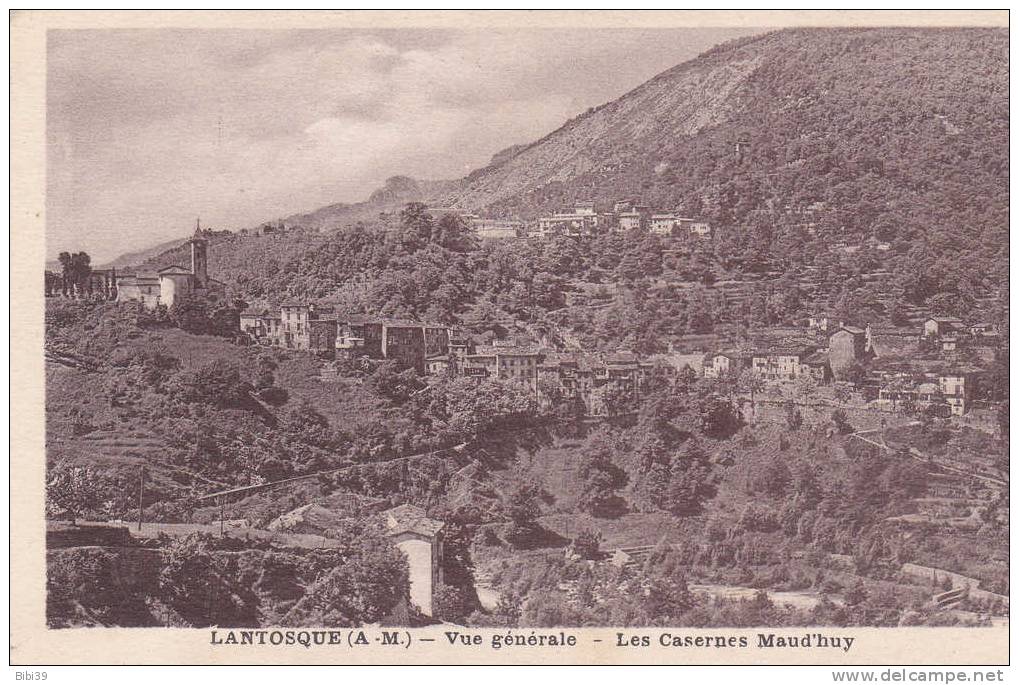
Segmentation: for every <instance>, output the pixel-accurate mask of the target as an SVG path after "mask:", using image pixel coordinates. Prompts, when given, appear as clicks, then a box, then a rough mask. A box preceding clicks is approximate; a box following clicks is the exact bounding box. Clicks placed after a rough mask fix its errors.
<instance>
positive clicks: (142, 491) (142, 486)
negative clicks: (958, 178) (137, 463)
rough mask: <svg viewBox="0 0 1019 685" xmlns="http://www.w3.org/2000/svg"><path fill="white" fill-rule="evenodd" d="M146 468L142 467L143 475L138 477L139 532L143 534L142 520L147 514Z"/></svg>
mask: <svg viewBox="0 0 1019 685" xmlns="http://www.w3.org/2000/svg"><path fill="white" fill-rule="evenodd" d="M144 497H145V467H144V466H142V472H141V475H140V476H139V477H138V532H139V533H140V532H142V518H143V516H144V512H145V506H144Z"/></svg>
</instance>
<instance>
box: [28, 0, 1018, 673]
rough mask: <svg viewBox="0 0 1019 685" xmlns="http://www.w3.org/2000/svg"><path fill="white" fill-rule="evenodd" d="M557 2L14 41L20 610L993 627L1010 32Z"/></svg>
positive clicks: (269, 622)
mask: <svg viewBox="0 0 1019 685" xmlns="http://www.w3.org/2000/svg"><path fill="white" fill-rule="evenodd" d="M86 14H87V13H86ZM185 14H186V13H185ZM354 14H355V15H356V14H357V13H354ZM411 14H413V13H411ZM439 14H446V15H450V16H456V13H449V12H447V13H439ZM479 14H480V15H482V20H486V19H487V20H488V21H489V22H490V23H491V22H495V20H496V19H497V18H498V17H497V16H493V15H492V14H487V16H486V13H484V12H481V13H479ZM524 14H525V15H526V13H524ZM538 14H539V15H540V13H538ZM566 14H567V19H570V18H574V19H575V20H576V22H575V23H576V25H575V26H570V25H568V24H565V23H559V24H555V25H536V26H527V25H525V24H518V23H514V22H512V21H507V22H506V23H505V24H504V25H487V26H484V27H481V26H473V25H471V24H470V22H469V21H466V20H465V21H464V23H463V25H462V26H459V27H458V26H457V24H456V23H455V22H441V24H439V25H434V26H430V25H428V24H427V22H423V23H422V24H421V25H403V24H401V23H400V22H398V21H393V22H392V23H391V24H388V23H387V22H386V21H379V20H376V21H375V22H374V23H373V24H372V25H366V24H365V22H358V21H351V22H349V23H348V24H347V25H344V24H343V23H342V22H340V23H337V22H323V23H322V25H321V26H317V27H316V26H315V24H314V21H312V22H311V23H307V22H306V23H305V24H304V25H300V26H298V25H294V26H293V27H291V26H289V25H287V24H286V23H285V22H284V24H282V25H280V26H272V24H271V23H270V22H268V21H267V22H265V23H264V24H263V26H261V27H255V28H253V27H251V26H244V27H231V28H223V27H219V26H216V25H214V24H212V23H210V24H209V26H208V27H201V26H194V25H188V26H184V27H174V26H173V24H172V22H170V23H168V25H167V26H145V27H141V28H129V27H128V28H125V27H121V26H111V27H105V26H103V25H102V24H100V23H97V24H96V25H95V26H92V27H79V26H68V27H60V26H57V27H50V28H47V30H46V31H45V48H44V50H45V53H44V58H45V59H44V67H43V63H39V64H37V65H36V66H37V68H39V69H41V70H42V71H43V72H44V81H45V86H44V89H45V90H44V102H42V103H40V104H39V107H40V108H41V109H40V112H39V114H40V119H39V120H40V122H42V121H43V119H44V122H45V123H44V128H43V129H42V130H43V131H44V153H43V154H42V157H41V158H42V159H43V160H44V164H45V175H44V178H45V181H44V187H43V188H42V191H43V192H44V198H45V199H44V202H45V204H44V209H45V213H44V215H43V217H44V218H40V219H39V220H40V221H41V222H42V223H41V224H40V226H41V230H42V231H43V232H42V233H40V235H39V236H38V238H39V240H40V248H39V249H40V250H42V254H43V255H44V259H45V264H44V265H43V264H42V263H41V262H40V264H39V267H38V270H39V271H42V273H39V272H38V271H37V272H35V273H32V274H30V278H29V281H30V282H31V283H34V285H31V288H33V289H34V290H35V291H36V292H37V293H38V294H39V297H38V300H36V301H37V302H39V306H41V307H43V308H44V314H40V315H39V316H40V319H41V321H42V324H43V326H44V330H43V333H42V337H41V340H40V344H41V345H42V346H43V349H42V350H37V351H36V352H33V353H32V354H34V355H36V356H38V355H39V354H40V353H41V354H42V355H43V358H44V381H40V382H41V383H43V382H44V388H41V389H40V392H44V398H45V399H44V405H43V409H42V411H44V429H45V435H44V446H42V447H41V448H40V452H39V454H38V457H37V461H38V464H39V469H40V473H42V471H41V469H42V464H43V463H44V464H45V471H44V474H43V475H41V476H39V477H40V478H43V479H44V484H43V483H39V484H38V486H37V487H38V489H39V491H40V492H43V491H44V509H45V514H44V515H45V542H44V545H45V548H44V556H45V562H44V569H41V570H42V571H44V573H45V578H42V577H40V578H38V582H39V583H40V584H41V585H44V587H45V609H44V614H45V617H44V619H42V618H40V621H41V622H43V624H44V626H45V629H46V631H47V632H49V633H53V634H54V635H64V634H66V635H79V634H81V635H88V634H92V633H96V632H98V633H99V634H102V630H103V629H109V628H149V629H156V632H155V633H154V634H156V635H159V634H169V633H172V632H174V631H175V630H179V629H201V633H200V638H199V639H198V643H199V644H201V645H203V646H205V648H207V649H215V648H218V646H219V645H255V646H257V645H263V646H266V645H270V644H272V645H275V644H277V640H279V641H280V643H281V644H291V645H292V644H294V641H296V642H297V643H298V645H300V644H303V642H302V641H304V640H308V641H309V642H312V643H313V644H312V645H310V646H309V645H305V648H308V649H311V648H315V647H314V645H327V644H331V643H330V642H329V640H332V639H339V638H335V636H336V635H339V634H340V633H335V632H332V631H343V632H342V635H343V637H342V640H343V642H344V644H346V643H347V642H348V641H350V642H353V643H356V642H357V641H358V637H357V635H358V632H357V631H361V630H375V631H376V633H370V632H369V633H367V635H368V638H367V639H368V640H370V641H372V642H374V641H375V638H374V637H372V635H373V634H378V635H381V636H383V637H382V638H380V639H382V640H390V639H397V638H393V637H392V636H393V635H397V636H399V635H403V634H404V631H407V630H410V631H412V632H410V633H406V634H407V635H408V637H407V638H406V639H407V640H409V641H411V642H413V641H414V640H417V639H418V638H417V637H416V636H417V633H414V632H413V631H416V630H419V629H420V630H424V631H429V630H431V631H434V633H431V632H429V633H427V634H428V635H432V636H433V637H435V638H436V641H437V642H439V643H446V642H448V643H449V644H448V645H446V646H447V647H449V648H452V646H455V644H456V643H457V641H458V640H461V639H462V640H463V644H464V645H467V644H469V642H470V640H472V639H473V637H472V635H473V634H474V631H482V630H483V631H487V632H485V633H484V634H485V635H486V637H485V647H486V649H487V648H488V647H491V648H494V649H495V650H499V649H500V646H501V645H504V648H505V649H518V650H522V649H523V648H524V647H525V646H526V647H530V648H532V655H531V657H530V658H532V659H537V660H540V659H541V656H540V654H541V652H540V650H541V649H545V648H556V649H560V648H562V649H568V648H569V647H571V646H572V644H571V643H570V640H571V639H572V640H574V643H576V640H578V639H581V640H582V641H583V636H584V635H585V633H583V632H577V630H575V629H589V628H598V629H609V630H606V631H604V633H603V634H604V640H605V643H604V645H587V647H585V649H590V648H593V647H603V648H604V649H605V650H606V651H608V650H612V651H611V653H609V654H607V655H606V657H605V658H604V659H603V660H607V661H608V662H611V661H615V660H621V659H625V658H626V655H627V652H626V650H625V649H624V648H630V649H633V648H638V649H639V648H641V647H650V648H656V649H665V648H677V647H678V648H681V649H679V650H676V649H671V651H670V652H668V653H667V654H666V655H665V656H664V657H663V658H665V659H670V658H671V659H682V658H684V657H683V656H682V651H683V650H682V648H693V647H697V648H707V649H708V651H706V652H704V653H706V654H708V655H709V658H714V659H725V656H724V655H723V650H725V649H734V650H737V651H738V650H741V649H742V650H743V651H747V650H749V651H754V652H757V653H762V654H763V655H764V656H763V657H762V658H768V656H769V655H770V654H774V653H775V652H776V651H781V650H785V651H784V652H783V653H786V654H790V656H788V657H784V658H790V659H795V658H797V656H798V655H799V654H801V653H802V652H803V651H804V650H807V649H809V650H812V652H816V653H817V654H818V656H816V657H811V658H816V659H821V660H823V661H822V663H829V662H835V661H838V660H839V659H840V658H843V657H846V658H848V657H847V655H848V656H852V654H853V647H854V646H855V647H856V648H857V649H860V645H861V642H860V639H859V638H856V637H853V636H854V635H856V633H854V632H853V631H854V630H857V629H872V628H882V629H889V630H888V631H887V633H888V634H889V635H891V634H894V632H895V631H896V630H899V629H904V628H956V629H962V628H964V629H966V630H969V631H973V635H974V639H977V640H979V639H981V638H980V636H981V635H983V634H988V635H990V634H994V635H998V636H1001V635H1004V634H1007V628H1008V625H1009V595H1010V587H1009V201H1010V198H1009V80H1008V79H1009V31H1008V14H1007V12H1005V13H1004V20H1003V21H1002V22H1000V23H999V24H997V25H996V26H992V25H987V22H982V23H980V24H979V25H977V24H974V25H969V24H967V22H966V21H965V20H964V19H965V15H963V16H962V17H961V21H960V22H959V24H960V25H958V26H944V25H938V26H922V25H917V26H913V25H899V24H898V23H896V25H889V26H881V25H858V26H853V25H840V26H820V25H819V26H802V25H798V24H797V23H793V22H791V23H790V25H789V26H782V25H779V26H776V25H774V24H773V23H772V22H769V21H765V19H766V18H767V16H768V15H767V13H754V12H749V13H743V14H744V15H745V18H744V20H743V21H742V22H740V23H735V22H728V23H727V22H721V21H720V22H719V23H718V24H712V22H711V16H710V15H711V13H710V12H706V13H701V14H702V15H703V14H707V15H709V16H707V19H706V21H704V22H702V24H703V25H675V26H672V25H667V24H666V25H663V26H661V27H655V26H654V25H653V23H645V22H640V21H635V22H634V23H632V24H629V23H625V22H621V23H619V24H618V25H612V23H611V22H608V23H604V24H600V23H597V22H594V23H591V24H587V23H585V22H584V21H583V20H584V19H585V17H594V16H595V15H597V13H587V12H574V13H569V12H567V13H566ZM636 14H638V15H639V14H640V13H636ZM755 14H756V18H757V19H759V20H760V21H759V22H757V23H755V21H754V19H755ZM791 14H795V13H791ZM879 14H880V13H879ZM285 15H286V13H284V18H285ZM997 16H999V18H1000V13H999V15H997ZM525 18H526V17H525ZM637 19H639V17H637ZM949 19H951V17H949ZM496 23H498V22H496ZM12 78H13V77H12ZM43 115H44V116H43ZM12 116H13V111H12ZM40 126H43V124H41V123H40ZM12 231H13V232H15V233H16V232H17V231H18V227H17V225H16V224H15V225H13V226H12ZM15 404H16V397H12V406H14V405H15ZM16 411H17V408H16V407H15V412H16ZM32 477H33V478H35V476H34V475H33V476H32ZM42 508H43V507H42V504H40V511H39V512H38V513H33V514H32V515H33V516H36V517H39V516H42V513H41V510H42ZM39 526H40V530H41V526H42V522H41V521H40V522H39ZM41 554H42V553H41ZM40 558H41V557H40ZM40 611H42V609H41V608H40ZM664 629H668V631H665V630H664ZM569 630H573V632H569ZM649 630H652V632H648V631H649ZM378 631H381V632H378ZM562 631H566V632H562ZM981 631H982V632H981ZM146 634H153V631H148V632H147V633H146ZM365 634H366V633H363V632H362V633H361V635H362V637H363V636H364V635H365ZM422 634H425V633H422ZM477 634H478V635H480V634H481V633H477ZM879 634H880V633H879ZM488 635H494V636H495V637H492V638H491V640H490V638H489V637H487V636H488ZM535 635H537V636H538V637H537V640H536V641H535V642H527V636H531V638H532V639H533V637H534V636H535ZM694 635H696V636H697V637H696V638H694V637H691V636H694ZM387 636H388V637H387ZM451 636H452V637H451ZM518 636H524V637H523V638H518ZM666 636H668V637H666ZM599 637H600V636H599ZM399 639H400V640H403V639H404V638H402V637H401V638H399ZM1006 639H1007V638H1006ZM500 640H502V641H505V642H503V643H500ZM425 641H426V642H432V641H433V640H432V639H430V638H426V639H425ZM478 641H479V644H480V641H481V638H478ZM490 641H491V644H489V643H490ZM854 641H855V645H854ZM586 642H588V643H590V642H591V640H587V641H586ZM594 642H595V643H601V642H602V640H601V639H595V640H594ZM383 644H386V643H385V642H383ZM401 644H402V643H401ZM514 645H515V646H514ZM318 649H328V647H327V646H323V647H318ZM534 649H537V650H538V651H537V652H535V651H534ZM928 649H929V650H931V651H933V648H932V647H929V648H928ZM790 650H792V651H790ZM796 650H800V651H796ZM712 652H714V653H715V656H714V657H711V656H710V655H711V654H712ZM12 654H13V652H12ZM504 654H505V651H503V652H500V651H494V652H492V655H494V657H495V658H499V657H500V655H504ZM751 656H752V655H751ZM963 656H964V655H963ZM583 658H586V657H581V660H583ZM1001 658H1002V659H1003V660H1005V661H1007V651H1006V652H1005V653H1004V654H1002V655H1001ZM886 663H887V662H886Z"/></svg>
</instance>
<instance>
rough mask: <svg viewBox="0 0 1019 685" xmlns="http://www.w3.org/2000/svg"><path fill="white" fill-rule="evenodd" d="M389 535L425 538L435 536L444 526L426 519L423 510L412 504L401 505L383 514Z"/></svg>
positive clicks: (426, 516)
mask: <svg viewBox="0 0 1019 685" xmlns="http://www.w3.org/2000/svg"><path fill="white" fill-rule="evenodd" d="M383 513H384V514H385V517H386V527H387V528H388V534H389V535H400V534H401V533H417V534H418V535H424V536H427V537H433V536H435V535H436V534H437V533H438V532H439V531H440V530H442V528H443V526H444V525H445V524H444V523H443V522H442V521H437V520H436V519H432V518H428V515H427V514H426V513H425V510H424V509H422V508H421V507H417V506H414V505H413V504H401V505H400V506H398V507H393V508H392V509H389V510H388V511H385V512H383Z"/></svg>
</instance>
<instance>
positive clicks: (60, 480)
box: [46, 466, 108, 524]
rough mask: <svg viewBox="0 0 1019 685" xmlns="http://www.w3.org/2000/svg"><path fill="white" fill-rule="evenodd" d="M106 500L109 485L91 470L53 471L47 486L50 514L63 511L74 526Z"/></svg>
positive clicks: (47, 507)
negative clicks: (67, 514)
mask: <svg viewBox="0 0 1019 685" xmlns="http://www.w3.org/2000/svg"><path fill="white" fill-rule="evenodd" d="M107 496H108V493H107V483H106V482H105V481H104V480H103V478H102V477H101V476H100V474H99V472H97V471H95V470H94V469H92V468H91V467H89V466H70V467H63V466H61V467H57V468H54V469H52V470H51V471H50V477H49V480H48V481H47V482H46V509H47V514H49V515H54V514H57V513H58V512H59V511H60V510H64V511H66V512H67V513H69V514H70V515H71V523H72V524H74V523H75V522H76V521H77V519H78V518H80V517H82V516H84V515H86V514H90V513H92V512H94V511H96V510H97V509H99V507H100V505H101V504H102V503H103V502H104V501H105V499H106V497H107Z"/></svg>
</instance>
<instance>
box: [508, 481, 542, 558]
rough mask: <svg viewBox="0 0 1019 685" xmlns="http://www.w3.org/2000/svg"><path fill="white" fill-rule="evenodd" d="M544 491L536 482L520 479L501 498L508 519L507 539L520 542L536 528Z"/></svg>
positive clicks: (524, 540)
mask: <svg viewBox="0 0 1019 685" xmlns="http://www.w3.org/2000/svg"><path fill="white" fill-rule="evenodd" d="M543 494H544V492H543V490H542V489H541V486H539V485H538V484H537V483H533V482H529V481H522V482H518V483H516V484H515V485H513V486H512V487H511V488H510V489H509V491H508V492H507V493H506V495H505V497H504V499H503V509H504V511H505V512H506V516H507V518H509V520H510V524H511V527H510V530H509V533H508V534H507V536H506V537H507V539H508V540H509V541H510V542H512V543H514V544H521V543H524V542H526V541H527V540H528V538H529V537H531V536H532V535H533V534H534V532H535V530H536V529H537V522H538V517H539V516H541V500H542V496H543Z"/></svg>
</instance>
